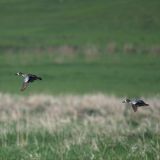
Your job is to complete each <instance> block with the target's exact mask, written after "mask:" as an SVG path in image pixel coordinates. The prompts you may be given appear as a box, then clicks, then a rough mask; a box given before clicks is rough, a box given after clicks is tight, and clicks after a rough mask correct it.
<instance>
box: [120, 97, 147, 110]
mask: <svg viewBox="0 0 160 160" xmlns="http://www.w3.org/2000/svg"><path fill="white" fill-rule="evenodd" d="M122 103H128V104H131V106H132V108H133V110H134V112H136V111H137V110H138V107H142V106H149V104H147V103H145V102H144V101H143V100H141V99H137V100H130V99H125V100H124V101H123V102H122Z"/></svg>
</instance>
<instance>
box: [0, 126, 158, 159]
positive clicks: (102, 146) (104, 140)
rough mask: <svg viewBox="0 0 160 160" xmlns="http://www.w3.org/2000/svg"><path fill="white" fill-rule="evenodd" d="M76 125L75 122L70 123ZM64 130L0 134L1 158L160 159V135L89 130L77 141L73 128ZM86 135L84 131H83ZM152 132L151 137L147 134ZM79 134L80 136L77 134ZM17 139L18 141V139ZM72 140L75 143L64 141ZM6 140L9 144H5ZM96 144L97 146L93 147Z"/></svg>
mask: <svg viewBox="0 0 160 160" xmlns="http://www.w3.org/2000/svg"><path fill="white" fill-rule="evenodd" d="M70 127H71V128H74V125H71V126H70ZM71 128H70V129H67V130H65V129H64V130H62V131H61V132H58V133H56V132H55V133H49V132H47V131H38V132H36V133H34V132H30V133H29V134H28V135H26V133H23V132H22V133H21V132H20V133H19V134H20V135H18V136H20V137H18V136H17V133H12V134H7V135H5V140H4V137H1V139H0V141H1V145H0V147H1V150H0V159H1V160H5V159H7V160H17V159H23V160H28V159H30V160H52V159H53V158H54V159H57V160H62V159H65V160H75V159H77V160H84V159H89V160H91V159H93V160H97V159H108V160H112V159H128V160H129V159H134V160H136V159H157V158H158V157H159V156H158V155H159V153H158V150H159V146H158V145H159V144H160V138H159V136H158V135H156V134H154V133H152V132H151V131H149V132H144V133H141V134H135V135H133V137H132V138H131V136H130V135H129V134H128V135H124V136H120V137H121V138H120V139H117V137H109V136H108V135H107V134H106V133H105V134H103V135H97V134H96V133H88V135H87V136H86V141H85V142H83V143H81V144H78V143H76V139H77V141H78V139H79V137H76V138H74V133H73V131H72V130H74V129H71ZM81 134H83V132H82V133H81ZM148 135H149V136H148ZM77 136H78V135H77ZM17 139H18V140H17ZM67 140H70V141H72V143H73V144H68V146H67V144H65V141H67ZM4 141H6V143H5V144H4ZM94 143H95V144H96V146H94Z"/></svg>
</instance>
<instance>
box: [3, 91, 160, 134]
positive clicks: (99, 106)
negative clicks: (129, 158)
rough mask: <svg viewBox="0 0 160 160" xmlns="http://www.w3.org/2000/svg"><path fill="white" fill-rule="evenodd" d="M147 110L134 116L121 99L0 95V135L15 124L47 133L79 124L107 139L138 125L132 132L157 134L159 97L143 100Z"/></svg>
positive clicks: (91, 95)
mask: <svg viewBox="0 0 160 160" xmlns="http://www.w3.org/2000/svg"><path fill="white" fill-rule="evenodd" d="M143 99H145V101H146V102H147V103H149V104H150V106H149V107H144V108H140V109H139V110H138V112H136V113H134V112H133V110H132V108H131V107H130V106H126V105H124V104H123V103H122V100H123V98H118V97H115V96H108V95H104V94H101V93H99V94H86V95H59V96H52V95H30V96H18V95H10V94H3V93H0V123H1V124H2V123H4V124H5V127H4V125H0V130H1V131H0V133H1V134H2V133H4V132H11V129H10V125H12V124H13V123H16V125H18V126H17V127H19V128H18V129H21V130H26V129H27V130H36V129H41V128H43V129H46V130H48V131H50V132H52V131H55V130H57V129H61V128H63V127H64V126H66V125H68V124H70V123H74V122H79V123H82V124H83V125H84V126H86V128H87V127H88V126H93V129H97V130H98V129H99V128H101V131H102V132H107V133H108V135H110V134H114V133H115V134H116V133H117V131H119V132H122V133H123V132H129V131H130V128H129V125H130V124H137V126H138V127H136V128H135V129H134V130H133V132H134V131H141V130H145V129H147V128H150V129H153V130H154V131H155V132H156V133H158V132H159V131H160V124H159V121H160V116H159V115H160V100H159V98H158V97H155V98H154V97H152V98H143Z"/></svg>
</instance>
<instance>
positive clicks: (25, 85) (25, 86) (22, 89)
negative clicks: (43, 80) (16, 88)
mask: <svg viewBox="0 0 160 160" xmlns="http://www.w3.org/2000/svg"><path fill="white" fill-rule="evenodd" d="M27 87H28V83H27V82H23V84H22V87H21V91H24V90H25V89H26V88H27Z"/></svg>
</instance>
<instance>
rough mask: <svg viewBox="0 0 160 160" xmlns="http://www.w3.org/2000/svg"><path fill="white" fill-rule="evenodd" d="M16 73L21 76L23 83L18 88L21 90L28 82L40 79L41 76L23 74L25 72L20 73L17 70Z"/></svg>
mask: <svg viewBox="0 0 160 160" xmlns="http://www.w3.org/2000/svg"><path fill="white" fill-rule="evenodd" d="M16 75H17V76H21V77H23V84H22V87H21V89H20V90H21V91H24V90H25V89H26V88H27V87H28V85H29V83H30V82H33V81H35V80H42V78H41V77H39V76H36V75H34V74H25V73H22V72H17V73H16Z"/></svg>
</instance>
